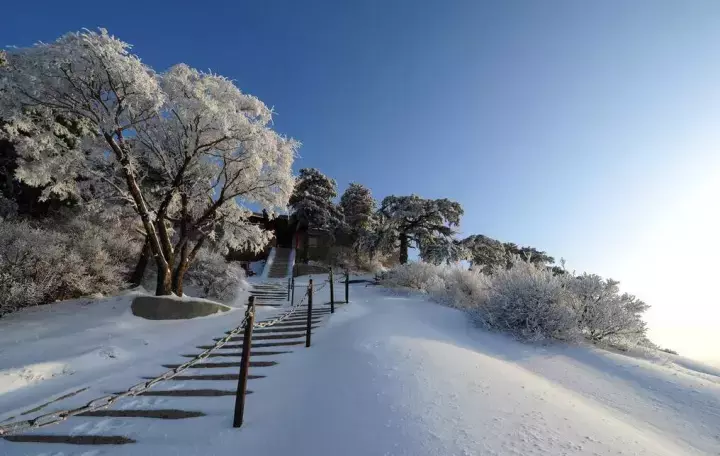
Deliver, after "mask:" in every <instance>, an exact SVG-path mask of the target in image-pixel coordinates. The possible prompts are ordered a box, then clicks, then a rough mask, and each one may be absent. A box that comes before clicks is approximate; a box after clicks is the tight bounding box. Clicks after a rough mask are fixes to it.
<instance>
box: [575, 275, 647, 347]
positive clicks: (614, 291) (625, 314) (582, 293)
mask: <svg viewBox="0 0 720 456" xmlns="http://www.w3.org/2000/svg"><path fill="white" fill-rule="evenodd" d="M566 282H567V285H568V288H569V289H570V290H571V291H572V292H573V293H574V294H575V295H576V296H577V301H576V308H575V309H576V313H577V325H578V327H579V328H580V330H581V331H582V332H583V333H584V334H585V336H586V337H587V338H588V339H590V340H592V341H593V342H599V341H601V340H604V339H607V338H612V339H615V340H616V341H619V340H622V341H628V342H632V341H637V340H639V339H641V338H642V337H644V336H645V332H646V327H645V322H644V321H642V317H641V314H642V313H643V312H645V311H646V310H647V309H649V307H650V306H648V305H647V304H645V303H644V302H643V301H640V300H639V299H637V298H635V296H633V295H630V294H627V293H622V294H621V293H620V288H619V287H618V284H619V282H617V281H615V280H612V279H607V280H605V279H603V278H602V277H600V276H598V275H594V274H583V275H581V276H578V277H570V278H568V279H567V281H566Z"/></svg>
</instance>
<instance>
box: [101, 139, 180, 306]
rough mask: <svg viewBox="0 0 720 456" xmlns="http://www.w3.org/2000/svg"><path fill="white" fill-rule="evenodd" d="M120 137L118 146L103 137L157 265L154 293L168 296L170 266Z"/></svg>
mask: <svg viewBox="0 0 720 456" xmlns="http://www.w3.org/2000/svg"><path fill="white" fill-rule="evenodd" d="M121 135H122V133H121V132H118V136H119V140H120V144H118V142H117V141H115V138H113V137H112V136H111V135H110V134H108V133H105V135H104V136H105V140H106V141H107V143H108V144H109V145H110V148H111V149H112V151H113V153H114V154H115V156H116V158H117V160H118V162H120V164H121V165H122V166H121V168H120V169H121V170H122V173H123V175H124V177H125V182H126V184H127V187H128V191H129V192H130V195H131V196H132V199H133V202H134V203H135V211H136V212H137V213H138V215H139V216H140V219H141V220H142V223H143V227H144V228H145V233H146V234H147V237H148V240H149V241H150V249H151V251H152V254H153V256H154V257H155V263H156V264H157V271H158V282H157V288H156V289H155V293H156V294H157V295H158V296H161V295H169V294H171V293H172V291H171V289H170V285H171V282H170V266H169V264H168V262H167V261H166V259H165V256H164V255H163V251H162V246H161V245H160V240H159V239H158V235H157V232H156V231H155V226H154V225H153V221H152V219H151V217H150V211H149V210H148V207H147V204H145V198H143V196H142V191H141V190H140V186H139V185H138V182H137V178H136V176H135V174H133V172H132V169H133V167H132V165H131V163H130V158H129V157H128V155H127V152H126V150H124V147H125V144H124V141H123V140H122V136H121Z"/></svg>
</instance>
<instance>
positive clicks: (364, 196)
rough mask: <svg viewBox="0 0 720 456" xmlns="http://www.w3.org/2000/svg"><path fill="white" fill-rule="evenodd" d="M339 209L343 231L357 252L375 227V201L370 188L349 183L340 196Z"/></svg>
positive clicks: (371, 235)
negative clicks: (342, 219)
mask: <svg viewBox="0 0 720 456" xmlns="http://www.w3.org/2000/svg"><path fill="white" fill-rule="evenodd" d="M340 210H341V211H342V213H343V216H344V221H345V223H344V231H345V232H346V233H347V236H348V238H349V241H350V242H351V243H352V246H353V248H354V250H355V253H356V254H357V253H358V252H359V250H360V248H361V247H362V246H365V245H366V244H367V243H368V241H369V240H370V238H371V237H373V235H374V232H375V230H376V229H377V220H376V217H375V212H376V203H375V199H374V198H373V197H372V193H371V192H370V189H369V188H367V187H365V186H364V185H362V184H356V183H351V184H350V185H349V186H348V188H347V189H346V190H345V192H344V193H343V194H342V196H341V197H340Z"/></svg>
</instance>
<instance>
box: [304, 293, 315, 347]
mask: <svg viewBox="0 0 720 456" xmlns="http://www.w3.org/2000/svg"><path fill="white" fill-rule="evenodd" d="M307 292H308V310H307V333H306V334H305V346H306V347H309V346H310V338H311V336H312V331H311V326H312V306H313V280H312V279H310V283H309V284H308V291H307Z"/></svg>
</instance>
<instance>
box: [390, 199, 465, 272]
mask: <svg viewBox="0 0 720 456" xmlns="http://www.w3.org/2000/svg"><path fill="white" fill-rule="evenodd" d="M379 212H380V215H381V220H382V227H381V230H382V235H383V236H382V237H383V239H384V240H385V242H386V245H389V246H393V247H394V246H397V247H398V248H399V249H400V263H403V264H405V263H407V261H408V249H409V248H410V247H417V248H419V249H421V250H422V246H423V245H434V244H435V243H437V242H442V239H443V238H448V237H452V236H453V235H454V227H457V226H458V225H459V224H460V217H461V216H462V215H463V209H462V207H461V206H460V204H459V203H456V202H455V201H450V200H448V199H444V198H443V199H435V200H432V199H424V198H420V197H419V196H417V195H410V196H394V195H392V196H388V197H386V198H385V199H383V201H382V204H381V206H380V210H379Z"/></svg>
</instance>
